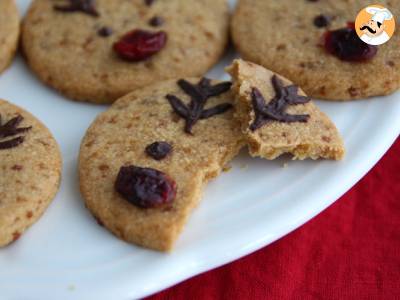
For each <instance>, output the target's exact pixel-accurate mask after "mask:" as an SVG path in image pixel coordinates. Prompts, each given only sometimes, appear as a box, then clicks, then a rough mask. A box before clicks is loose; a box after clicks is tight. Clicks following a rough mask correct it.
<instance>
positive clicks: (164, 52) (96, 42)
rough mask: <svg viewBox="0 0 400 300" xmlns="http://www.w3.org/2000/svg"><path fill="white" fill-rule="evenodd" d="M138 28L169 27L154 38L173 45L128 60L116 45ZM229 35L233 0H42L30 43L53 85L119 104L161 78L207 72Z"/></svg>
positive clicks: (26, 28)
mask: <svg viewBox="0 0 400 300" xmlns="http://www.w3.org/2000/svg"><path fill="white" fill-rule="evenodd" d="M82 7H83V8H84V9H82ZM133 30H144V31H147V32H151V33H154V32H156V33H159V32H163V36H162V41H154V40H152V41H150V43H155V45H156V46H159V44H160V43H161V42H165V41H166V43H165V46H164V47H163V48H162V49H161V50H160V51H159V52H157V51H155V52H156V53H155V54H154V53H153V55H152V56H151V57H148V58H147V59H144V60H141V61H127V60H126V59H122V58H121V55H120V53H117V52H116V51H115V50H114V48H115V45H114V44H115V43H116V42H117V41H120V40H121V38H122V37H124V36H125V35H126V34H127V33H129V32H131V31H133ZM228 33H229V11H228V5H227V2H226V0H199V1H186V0H169V1H160V0H153V1H149V0H113V1H109V0H96V1H93V0H79V1H72V0H60V1H52V0H34V1H33V2H32V4H31V7H30V9H29V11H28V14H27V16H26V18H25V20H24V24H23V34H22V41H23V48H24V52H25V54H26V58H27V61H28V63H29V65H30V66H31V68H32V69H33V71H34V72H35V73H37V75H38V76H39V77H40V78H41V79H42V80H43V81H44V82H45V83H47V84H48V85H50V86H52V87H54V88H55V89H57V90H59V91H60V92H62V93H63V94H65V95H67V96H69V97H71V98H73V99H76V100H81V101H89V102H94V103H112V102H114V101H115V100H116V99H118V98H120V97H122V96H123V95H126V94H127V93H128V92H131V91H133V90H135V89H137V88H140V87H143V86H146V85H148V84H151V83H153V82H157V81H160V80H164V79H172V78H180V77H187V76H199V75H202V74H204V73H205V72H206V71H207V70H208V69H209V68H210V67H211V66H213V65H214V64H215V63H216V62H217V60H218V59H219V58H220V56H221V55H222V54H223V52H224V50H225V48H226V44H227V40H228ZM165 34H166V36H165ZM151 46H152V47H153V46H154V44H152V45H151ZM146 47H147V46H146ZM146 47H142V48H141V49H142V50H143V48H146ZM152 47H151V49H150V50H151V51H152V50H154V49H153V48H152ZM120 48H121V47H120ZM139 48H140V47H139ZM148 50H149V49H147V48H146V51H148ZM151 51H150V52H151Z"/></svg>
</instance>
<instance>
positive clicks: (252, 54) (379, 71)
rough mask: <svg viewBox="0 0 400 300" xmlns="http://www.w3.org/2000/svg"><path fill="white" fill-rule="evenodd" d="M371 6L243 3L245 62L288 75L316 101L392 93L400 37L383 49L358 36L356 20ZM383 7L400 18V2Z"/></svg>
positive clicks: (332, 0) (237, 24)
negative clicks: (358, 15)
mask: <svg viewBox="0 0 400 300" xmlns="http://www.w3.org/2000/svg"><path fill="white" fill-rule="evenodd" d="M371 4H374V2H371V1H367V0H347V1H343V0H323V1H322V0H320V1H312V0H279V1H266V0H239V1H238V5H237V8H236V11H235V13H234V16H233V20H232V26H231V30H232V37H233V41H234V43H235V45H236V47H237V48H238V50H239V52H240V53H241V54H242V56H243V58H244V59H246V60H249V61H252V62H254V63H257V64H259V65H262V66H264V67H266V68H268V69H270V70H272V71H274V72H276V73H278V74H282V75H283V76H285V77H286V78H288V79H290V80H291V81H293V82H294V83H295V84H297V85H298V86H301V87H302V88H303V89H304V91H305V92H306V93H307V94H308V95H310V96H312V97H315V98H320V99H328V100H341V101H342V100H351V99H360V98H361V99H362V98H367V97H371V96H380V95H387V94H391V93H393V92H394V91H396V90H397V89H399V88H400V51H399V44H400V34H399V32H396V33H395V34H394V36H393V37H392V39H391V40H390V41H389V42H387V43H386V44H384V45H381V46H379V47H377V46H373V45H369V44H367V43H365V42H364V41H362V40H361V39H360V38H359V37H358V36H357V32H356V28H355V25H354V22H355V20H356V16H357V14H358V13H359V12H360V11H361V10H362V9H363V8H365V7H366V6H368V5H371ZM379 4H380V5H383V6H385V7H387V8H389V9H390V10H391V11H392V13H393V15H394V16H397V17H399V16H400V1H399V0H383V1H379ZM371 17H372V15H371ZM381 22H383V21H382V20H381ZM371 26H372V25H371ZM358 29H360V28H359V27H358V28H357V30H358ZM363 29H365V28H363ZM375 29H376V28H375ZM371 30H373V29H371ZM365 31H366V32H368V31H367V30H364V32H365ZM374 32H375V31H374ZM376 33H379V31H378V30H376ZM365 40H369V38H367V39H365Z"/></svg>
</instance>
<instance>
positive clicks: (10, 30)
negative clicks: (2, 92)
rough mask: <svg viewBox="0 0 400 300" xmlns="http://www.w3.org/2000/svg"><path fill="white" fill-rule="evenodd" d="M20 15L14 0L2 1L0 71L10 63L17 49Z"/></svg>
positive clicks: (0, 13) (0, 14) (0, 7)
mask: <svg viewBox="0 0 400 300" xmlns="http://www.w3.org/2000/svg"><path fill="white" fill-rule="evenodd" d="M18 36H19V16H18V11H17V7H16V4H15V2H14V0H1V1H0V73H1V72H2V71H4V69H5V68H7V66H8V65H9V64H10V62H11V60H12V58H13V57H14V54H15V50H16V49H17V44H18Z"/></svg>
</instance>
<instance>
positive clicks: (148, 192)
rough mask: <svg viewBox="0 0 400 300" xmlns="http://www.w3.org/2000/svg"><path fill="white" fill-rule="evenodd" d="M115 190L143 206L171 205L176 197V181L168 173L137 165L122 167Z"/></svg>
mask: <svg viewBox="0 0 400 300" xmlns="http://www.w3.org/2000/svg"><path fill="white" fill-rule="evenodd" d="M115 190H116V191H117V192H118V193H119V194H120V195H121V196H122V197H123V198H124V199H125V200H127V201H128V202H130V203H132V204H133V205H136V206H138V207H141V208H156V207H160V206H165V205H169V204H171V203H172V201H173V200H174V199H175V197H176V183H175V181H173V180H172V179H171V178H169V177H168V176H167V175H166V174H164V173H162V172H160V171H158V170H155V169H150V168H140V167H136V166H127V167H122V168H121V169H120V171H119V174H118V176H117V180H116V182H115Z"/></svg>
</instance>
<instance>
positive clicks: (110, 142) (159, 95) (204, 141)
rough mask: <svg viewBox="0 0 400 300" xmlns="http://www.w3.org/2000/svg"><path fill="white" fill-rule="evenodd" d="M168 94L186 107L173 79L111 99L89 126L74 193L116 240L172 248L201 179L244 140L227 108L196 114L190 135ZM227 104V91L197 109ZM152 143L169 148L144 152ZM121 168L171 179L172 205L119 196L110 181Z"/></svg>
mask: <svg viewBox="0 0 400 300" xmlns="http://www.w3.org/2000/svg"><path fill="white" fill-rule="evenodd" d="M189 81H190V82H191V83H197V82H198V81H199V79H191V80H189ZM214 83H215V82H214ZM167 95H173V96H175V97H177V98H179V99H181V101H182V102H183V103H184V104H185V105H187V106H188V107H189V105H188V103H189V101H190V97H189V96H188V94H186V93H185V92H183V90H182V89H181V88H180V87H179V86H178V85H177V82H176V81H175V80H174V81H166V82H161V83H158V84H155V85H152V86H148V87H146V88H144V89H141V90H138V91H135V92H133V93H131V94H129V95H127V96H125V97H123V98H122V99H120V100H118V101H117V102H115V103H114V104H113V106H112V107H111V108H110V109H109V110H108V111H106V112H105V113H103V114H101V115H100V116H99V117H98V118H97V119H96V120H95V122H94V123H93V124H92V126H91V127H90V128H89V129H88V131H87V133H86V136H85V138H84V140H83V141H82V145H81V151H80V165H79V173H80V186H81V192H82V194H83V197H84V199H85V202H86V205H87V207H88V208H89V209H90V210H91V212H92V213H93V214H94V216H95V217H96V218H97V219H98V220H99V221H100V222H101V223H103V224H104V226H105V227H107V228H108V229H109V230H111V231H112V232H113V233H114V234H115V235H117V236H118V237H120V238H122V239H124V240H126V241H128V242H131V243H135V244H138V245H141V246H144V247H148V248H152V249H156V250H163V251H165V250H170V249H171V248H172V246H173V244H174V242H175V240H176V239H177V237H178V235H179V233H180V232H181V230H182V227H183V226H184V224H185V222H186V220H187V218H188V216H189V214H190V212H191V211H192V210H193V209H194V207H195V206H196V205H197V203H198V202H199V200H200V198H201V194H202V189H203V187H204V185H205V184H206V182H207V181H209V180H210V179H211V178H214V177H216V176H217V175H218V174H219V173H220V172H221V170H222V168H223V167H224V166H225V165H226V164H227V163H228V162H229V161H230V160H231V159H232V158H233V157H234V156H235V155H236V154H237V153H238V151H239V150H240V148H241V147H242V146H243V145H244V142H243V137H242V134H241V132H240V125H239V123H238V122H236V120H234V118H233V109H230V110H228V111H226V112H224V113H221V114H217V115H214V116H211V117H209V118H205V117H204V114H203V118H202V119H201V120H198V122H196V123H195V124H194V126H192V129H191V132H192V134H189V133H187V132H186V131H185V128H186V126H185V121H184V119H183V118H182V117H180V116H179V115H178V114H177V113H176V112H175V110H174V109H173V107H172V106H171V104H170V103H169V101H168V100H167V99H166V96H167ZM227 103H233V95H231V93H230V92H229V91H228V92H226V93H224V94H222V95H220V96H217V97H211V98H209V99H208V101H207V104H206V105H205V107H204V109H205V110H207V109H210V108H213V107H216V106H218V105H225V104H227ZM158 141H162V142H167V143H169V144H170V145H171V146H172V151H171V153H170V154H169V155H168V156H167V157H166V158H165V159H162V160H156V159H154V158H153V157H151V156H149V155H148V154H147V152H146V148H147V147H148V145H150V144H152V143H154V142H158ZM128 165H133V166H138V167H142V168H143V167H145V168H152V169H155V170H159V171H161V172H163V173H165V174H167V175H168V176H169V177H170V178H172V179H173V180H174V181H175V182H176V186H177V194H176V198H175V200H174V201H173V202H172V206H171V207H169V208H168V209H163V208H147V209H144V208H139V207H138V206H135V205H133V204H131V203H130V202H128V201H126V200H125V199H124V198H123V197H121V195H120V194H119V193H117V192H116V190H115V188H114V184H115V182H116V178H117V174H118V172H119V170H120V168H121V167H122V166H128Z"/></svg>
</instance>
